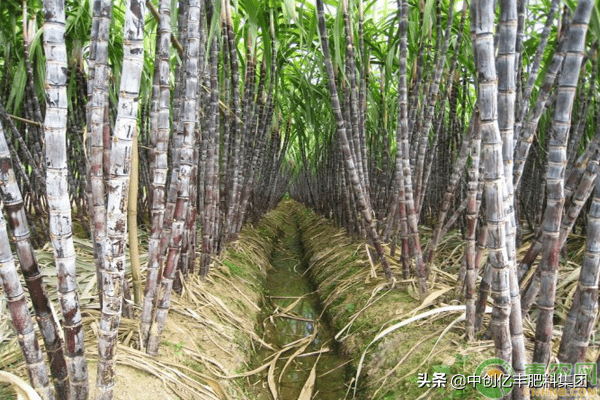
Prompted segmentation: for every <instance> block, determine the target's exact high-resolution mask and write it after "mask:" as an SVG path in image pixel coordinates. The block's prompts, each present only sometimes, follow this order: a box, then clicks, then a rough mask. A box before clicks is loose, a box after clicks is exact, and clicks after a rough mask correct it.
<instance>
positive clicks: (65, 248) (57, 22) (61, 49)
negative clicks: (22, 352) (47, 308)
mask: <svg viewBox="0 0 600 400" xmlns="http://www.w3.org/2000/svg"><path fill="white" fill-rule="evenodd" d="M44 15H45V18H46V21H45V23H44V53H45V54H46V84H45V86H46V116H45V119H44V135H45V139H46V157H45V159H46V182H52V184H51V185H46V196H47V201H48V214H49V219H50V221H49V224H48V226H49V231H50V239H51V242H52V247H53V250H54V260H55V263H56V270H57V275H58V293H59V303H60V308H61V311H62V315H63V318H64V322H63V329H64V335H65V345H66V352H65V357H66V361H67V370H68V373H69V378H70V381H71V397H72V398H73V399H87V397H88V381H87V365H86V362H85V349H84V343H83V325H82V317H81V312H80V309H79V298H78V293H77V292H78V290H77V280H76V276H77V271H76V268H75V257H76V256H75V247H74V245H73V231H72V229H73V223H72V220H71V202H70V200H69V189H68V188H69V185H68V181H67V174H68V170H67V141H66V136H67V103H68V98H67V88H66V84H67V49H66V45H65V40H64V38H65V13H64V1H63V0H47V1H44Z"/></svg>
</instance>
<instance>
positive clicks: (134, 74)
mask: <svg viewBox="0 0 600 400" xmlns="http://www.w3.org/2000/svg"><path fill="white" fill-rule="evenodd" d="M145 12H146V6H145V3H144V2H143V1H141V0H128V1H127V4H126V9H125V24H124V28H123V37H124V39H125V40H124V42H123V43H124V45H123V53H124V55H123V70H122V72H121V86H120V95H119V103H118V106H117V116H116V120H115V127H114V136H113V138H112V141H111V149H110V160H109V164H110V165H109V168H108V170H109V176H108V185H107V191H108V198H107V201H106V241H105V244H104V245H103V246H102V247H103V253H102V254H101V257H102V261H103V263H102V266H103V270H102V273H101V278H102V282H101V285H102V290H101V293H102V314H101V318H100V323H99V337H98V356H99V360H98V373H97V379H96V399H97V400H102V399H107V400H108V399H112V398H113V390H114V378H115V359H114V357H115V353H116V347H117V333H118V328H119V321H120V319H121V311H122V305H123V291H122V288H123V280H124V279H125V266H126V262H125V255H126V239H127V196H128V194H129V174H130V170H131V153H132V152H131V146H132V142H133V138H134V135H135V134H136V131H137V129H138V127H137V112H138V104H139V98H138V94H139V90H140V78H141V73H142V67H143V62H144V58H143V56H144V46H143V39H144V16H145Z"/></svg>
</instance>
